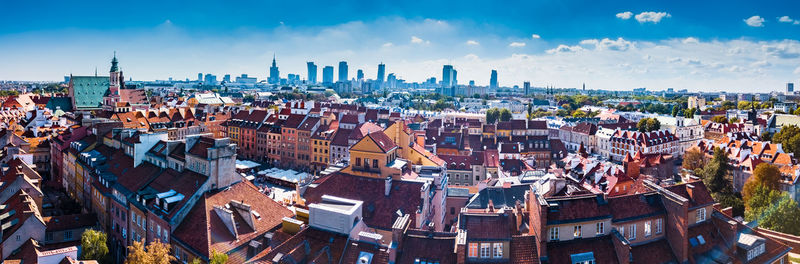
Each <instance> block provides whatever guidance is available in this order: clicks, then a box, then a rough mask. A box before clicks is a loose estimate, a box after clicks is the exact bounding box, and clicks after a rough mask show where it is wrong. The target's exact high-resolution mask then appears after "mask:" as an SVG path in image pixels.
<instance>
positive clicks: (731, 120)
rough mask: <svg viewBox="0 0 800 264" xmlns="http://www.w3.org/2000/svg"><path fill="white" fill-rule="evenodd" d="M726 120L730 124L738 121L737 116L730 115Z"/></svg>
mask: <svg viewBox="0 0 800 264" xmlns="http://www.w3.org/2000/svg"><path fill="white" fill-rule="evenodd" d="M728 122H729V123H731V124H734V123H737V122H739V118H738V117H735V116H734V117H731V119H728Z"/></svg>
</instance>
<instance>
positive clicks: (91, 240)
mask: <svg viewBox="0 0 800 264" xmlns="http://www.w3.org/2000/svg"><path fill="white" fill-rule="evenodd" d="M81 248H82V249H83V250H82V252H81V259H84V260H97V261H98V262H107V259H106V257H107V256H108V236H106V233H103V232H102V231H97V230H94V229H89V230H86V231H85V232H83V235H81Z"/></svg>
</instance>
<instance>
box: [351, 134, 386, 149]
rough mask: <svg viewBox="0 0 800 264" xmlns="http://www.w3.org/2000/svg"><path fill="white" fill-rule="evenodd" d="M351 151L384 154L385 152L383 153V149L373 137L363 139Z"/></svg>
mask: <svg viewBox="0 0 800 264" xmlns="http://www.w3.org/2000/svg"><path fill="white" fill-rule="evenodd" d="M350 151H364V152H376V153H383V151H381V148H380V147H379V146H378V144H377V143H376V142H375V140H373V139H372V138H371V137H363V138H361V140H359V141H358V143H356V144H355V145H353V147H351V148H350Z"/></svg>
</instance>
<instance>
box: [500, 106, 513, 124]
mask: <svg viewBox="0 0 800 264" xmlns="http://www.w3.org/2000/svg"><path fill="white" fill-rule="evenodd" d="M509 120H511V111H509V110H508V108H503V109H502V110H500V121H509Z"/></svg>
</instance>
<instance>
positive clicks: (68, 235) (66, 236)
mask: <svg viewBox="0 0 800 264" xmlns="http://www.w3.org/2000/svg"><path fill="white" fill-rule="evenodd" d="M71 239H72V230H68V231H64V240H71Z"/></svg>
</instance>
